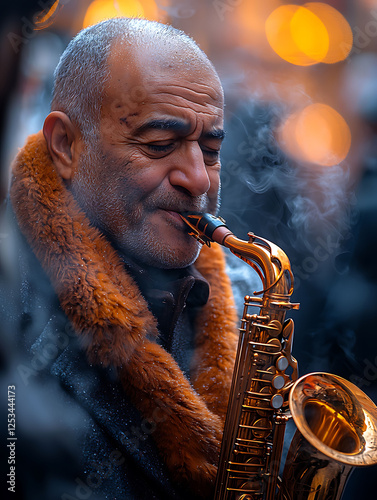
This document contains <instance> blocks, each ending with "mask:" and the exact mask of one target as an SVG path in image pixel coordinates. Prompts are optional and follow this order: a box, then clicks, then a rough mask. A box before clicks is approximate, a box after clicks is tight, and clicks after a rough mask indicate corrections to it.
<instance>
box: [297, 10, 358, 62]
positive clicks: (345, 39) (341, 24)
mask: <svg viewBox="0 0 377 500" xmlns="http://www.w3.org/2000/svg"><path fill="white" fill-rule="evenodd" d="M304 7H305V8H307V9H309V10H310V11H311V12H313V14H315V15H316V16H317V17H319V19H321V21H322V22H323V24H324V25H325V27H326V30H327V33H328V36H329V49H328V51H327V54H326V55H325V57H324V58H323V59H322V61H321V62H324V63H328V64H332V63H336V62H339V61H343V60H344V59H346V57H347V56H348V54H349V53H350V51H351V49H352V42H353V34H352V29H351V27H350V25H349V24H348V22H347V20H346V19H345V18H344V17H343V16H342V14H341V13H340V12H339V11H338V10H336V9H334V7H331V5H328V4H326V3H321V2H310V3H306V4H305V5H304Z"/></svg>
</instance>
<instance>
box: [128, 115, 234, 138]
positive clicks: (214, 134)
mask: <svg viewBox="0 0 377 500" xmlns="http://www.w3.org/2000/svg"><path fill="white" fill-rule="evenodd" d="M148 130H169V131H172V132H176V133H178V134H179V133H183V134H184V133H188V132H189V131H190V124H189V123H187V122H185V121H183V120H176V119H173V118H161V119H154V120H149V121H147V122H145V123H143V124H142V125H140V127H138V128H137V129H136V130H135V135H142V134H144V133H145V132H148ZM203 137H204V138H206V139H219V140H223V139H224V137H225V131H224V130H223V129H221V128H216V129H214V130H211V131H210V132H206V133H205V134H203Z"/></svg>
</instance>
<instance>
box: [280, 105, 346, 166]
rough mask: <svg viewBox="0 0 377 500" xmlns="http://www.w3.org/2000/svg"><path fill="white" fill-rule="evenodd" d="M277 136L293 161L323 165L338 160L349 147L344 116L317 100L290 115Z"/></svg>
mask: <svg viewBox="0 0 377 500" xmlns="http://www.w3.org/2000/svg"><path fill="white" fill-rule="evenodd" d="M277 136H278V142H279V144H280V146H281V148H282V149H283V150H284V151H285V152H286V153H287V154H288V155H290V156H291V157H293V158H294V159H296V160H297V161H302V162H305V163H314V164H317V165H322V166H326V167H330V166H333V165H337V164H338V163H340V162H342V161H343V160H344V159H345V158H346V156H347V154H348V152H349V149H350V147H351V132H350V129H349V127H348V125H347V123H346V121H345V120H344V118H343V117H342V116H341V115H340V114H339V113H338V112H337V111H335V109H334V108H332V107H331V106H328V105H326V104H320V103H318V104H311V105H309V106H307V107H305V108H304V109H303V110H300V111H298V112H296V113H294V114H292V115H291V116H290V117H289V118H288V119H287V120H286V121H285V122H284V123H283V125H282V126H281V127H280V129H279V130H278V134H277Z"/></svg>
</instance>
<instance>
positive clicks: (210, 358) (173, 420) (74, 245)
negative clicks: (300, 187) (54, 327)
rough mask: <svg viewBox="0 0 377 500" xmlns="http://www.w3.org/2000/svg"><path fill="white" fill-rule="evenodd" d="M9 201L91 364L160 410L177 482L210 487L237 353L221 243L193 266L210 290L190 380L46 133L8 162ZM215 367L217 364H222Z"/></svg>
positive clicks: (163, 446)
mask: <svg viewBox="0 0 377 500" xmlns="http://www.w3.org/2000/svg"><path fill="white" fill-rule="evenodd" d="M12 175H13V177H12V184H11V201H12V205H13V209H14V212H15V214H16V217H17V220H18V224H19V226H20V228H21V231H22V232H23V234H24V235H25V237H26V239H27V241H28V243H29V245H30V247H31V248H32V250H33V252H34V253H35V255H36V256H37V258H38V260H39V261H40V263H41V265H42V267H43V269H44V270H45V272H46V274H47V275H48V277H49V279H50V280H51V283H52V285H53V287H54V289H55V291H56V293H57V296H58V298H59V301H60V305H61V307H62V309H63V310H64V312H65V314H66V316H67V317H68V318H69V320H70V321H71V323H72V325H73V327H74V329H75V331H76V333H77V335H78V337H79V339H80V340H81V342H82V345H83V346H84V348H85V351H86V356H87V359H88V361H89V363H93V364H99V365H102V366H103V367H112V368H113V369H115V370H116V372H117V374H118V377H119V380H120V382H121V384H122V387H123V390H124V391H125V394H126V395H127V397H129V398H130V399H131V401H132V402H133V404H134V405H135V406H136V408H137V409H138V410H139V411H140V412H141V414H142V415H143V416H144V418H147V419H153V414H154V412H155V410H156V408H157V407H159V408H163V409H164V412H165V416H166V418H164V419H161V420H160V421H159V422H156V430H155V432H154V434H153V438H154V440H155V443H156V445H157V448H158V449H159V452H160V453H161V455H162V457H163V459H164V461H165V464H166V465H167V467H168V469H169V470H170V472H171V474H172V477H173V479H174V480H175V481H177V482H179V483H181V484H185V485H187V486H188V487H190V488H193V489H194V490H195V491H200V492H202V494H203V495H204V496H205V495H207V494H208V492H209V491H210V490H211V488H212V486H213V481H214V478H215V475H216V465H217V460H218V453H219V447H220V442H221V438H222V428H223V420H224V415H225V411H226V405H227V396H226V395H227V394H228V392H229V389H230V382H231V376H232V370H233V364H234V356H235V350H236V339H237V337H236V333H235V332H236V325H237V317H236V313H235V307H234V304H233V295H232V291H231V285H230V281H229V279H228V277H227V275H226V273H225V259H224V255H223V252H222V249H221V248H220V247H216V246H213V247H212V248H211V249H209V248H206V247H205V248H203V250H202V252H201V255H200V257H199V258H198V260H197V262H196V268H197V270H198V272H200V273H201V274H202V275H203V276H204V278H205V279H206V280H207V281H208V282H209V284H210V288H211V293H210V297H209V300H208V302H207V304H206V305H205V306H204V307H203V308H202V311H201V312H200V314H199V315H198V318H197V323H196V339H195V345H196V347H195V352H194V357H193V363H192V368H191V373H190V379H191V383H190V382H189V381H188V380H187V378H186V377H185V376H184V374H183V373H182V371H181V370H180V369H179V367H178V365H177V364H176V362H175V361H174V359H173V358H172V357H171V355H170V354H169V353H167V352H166V351H165V350H164V349H163V348H162V347H161V346H160V345H158V344H157V343H156V342H155V341H154V340H153V337H156V336H157V335H158V329H157V323H156V319H155V318H154V317H153V315H152V314H151V312H150V311H149V309H148V306H147V302H146V301H145V299H144V297H143V296H142V294H141V293H140V290H139V288H138V286H137V285H136V283H135V281H134V279H133V278H132V276H131V275H130V274H129V273H128V272H126V270H125V268H124V264H123V262H122V260H121V259H120V257H119V255H118V254H117V253H116V251H115V250H114V249H113V248H112V246H111V245H110V243H109V242H108V241H107V240H106V238H105V237H104V236H103V235H102V234H101V233H100V232H99V231H98V230H97V229H96V228H93V227H92V226H91V225H90V223H89V221H88V219H87V218H86V216H85V214H84V213H83V212H82V211H81V210H80V208H79V207H78V205H77V203H76V202H75V200H74V198H73V197H72V195H71V193H70V192H69V191H68V190H66V189H65V186H64V184H63V183H62V182H61V180H60V178H59V177H58V175H57V173H56V171H55V169H54V166H53V163H52V160H51V157H50V155H49V153H48V150H47V147H46V143H45V140H44V137H43V134H42V133H41V132H39V133H38V134H35V135H33V136H31V137H30V138H29V139H28V141H27V143H26V145H25V147H24V148H23V149H22V150H21V151H20V152H19V154H18V155H17V157H16V159H15V162H14V165H13V174H12ZM220 367H221V369H220Z"/></svg>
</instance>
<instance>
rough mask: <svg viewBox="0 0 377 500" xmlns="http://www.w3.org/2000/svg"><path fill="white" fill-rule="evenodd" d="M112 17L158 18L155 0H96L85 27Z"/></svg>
mask: <svg viewBox="0 0 377 500" xmlns="http://www.w3.org/2000/svg"><path fill="white" fill-rule="evenodd" d="M112 17H143V18H146V19H151V20H157V19H158V9H157V6H156V2H155V1H154V0H94V1H93V2H92V3H91V4H90V5H89V7H88V9H87V11H86V14H85V17H84V22H83V28H86V27H88V26H92V25H93V24H96V23H98V22H100V21H103V20H104V19H110V18H112Z"/></svg>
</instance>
